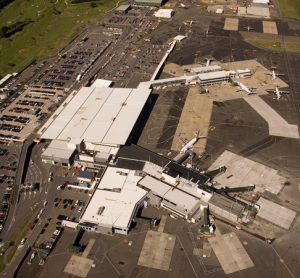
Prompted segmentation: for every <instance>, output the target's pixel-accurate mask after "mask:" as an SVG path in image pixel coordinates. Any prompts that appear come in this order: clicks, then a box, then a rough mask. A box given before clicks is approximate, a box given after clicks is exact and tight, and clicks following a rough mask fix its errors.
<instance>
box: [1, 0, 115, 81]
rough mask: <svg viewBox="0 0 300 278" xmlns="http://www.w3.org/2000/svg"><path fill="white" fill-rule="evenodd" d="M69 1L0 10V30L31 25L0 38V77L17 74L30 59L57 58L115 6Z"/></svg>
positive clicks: (108, 0) (106, 0) (36, 0)
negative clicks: (77, 36) (28, 22)
mask: <svg viewBox="0 0 300 278" xmlns="http://www.w3.org/2000/svg"><path fill="white" fill-rule="evenodd" d="M70 2H71V1H70V0H65V1H63V0H47V1H45V0H27V1H24V0H15V1H14V2H13V3H12V4H10V5H8V6H7V7H6V8H4V9H3V10H1V11H0V28H1V27H2V26H9V25H11V24H13V23H15V22H17V21H24V20H25V19H30V20H32V21H33V22H32V23H30V24H28V25H27V26H25V27H24V29H23V30H22V31H20V32H17V33H15V34H14V35H12V36H11V37H10V38H2V39H0V75H4V74H6V73H10V72H18V71H20V70H22V69H23V68H24V67H26V66H27V65H28V64H29V63H30V62H31V61H32V60H34V59H39V58H45V57H50V56H53V55H56V54H57V53H58V51H59V50H60V49H61V48H63V47H64V46H65V45H67V43H68V42H69V41H70V40H71V39H72V38H74V37H75V36H76V35H77V34H78V33H79V32H80V31H81V30H83V29H84V28H85V27H86V26H87V25H88V24H90V23H93V22H95V21H96V20H97V19H99V18H101V16H103V15H104V14H105V13H106V12H107V11H109V10H111V9H112V8H113V7H115V5H116V3H117V2H118V1H117V0H101V1H94V2H95V3H97V7H95V8H92V7H91V5H90V3H81V4H70Z"/></svg>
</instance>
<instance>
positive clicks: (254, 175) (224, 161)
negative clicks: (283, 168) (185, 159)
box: [209, 151, 286, 194]
mask: <svg viewBox="0 0 300 278" xmlns="http://www.w3.org/2000/svg"><path fill="white" fill-rule="evenodd" d="M223 165H225V166H226V167H227V170H226V173H225V174H223V175H219V176H217V177H216V178H215V179H214V181H216V182H218V183H219V184H221V185H222V186H226V187H229V188H231V187H235V186H243V185H247V184H255V186H256V187H255V191H258V192H264V191H265V190H267V191H269V192H271V193H273V194H278V193H279V192H280V190H281V189H282V187H283V185H284V183H285V181H286V179H285V178H284V177H282V176H280V175H279V174H278V171H277V170H275V169H272V168H270V167H268V166H265V165H263V164H261V163H258V162H255V161H253V160H250V159H248V158H245V157H243V156H240V155H237V154H235V153H232V152H230V151H224V152H223V153H222V154H221V155H220V156H219V157H218V159H217V160H216V161H215V162H214V163H213V164H212V165H211V166H210V168H209V169H210V170H212V169H217V168H219V167H220V166H223ZM229 177H230V178H229Z"/></svg>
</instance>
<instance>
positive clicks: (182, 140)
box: [179, 137, 189, 146]
mask: <svg viewBox="0 0 300 278" xmlns="http://www.w3.org/2000/svg"><path fill="white" fill-rule="evenodd" d="M179 139H180V141H181V142H182V146H185V145H186V144H187V143H188V142H189V141H188V140H187V139H185V138H181V137H179Z"/></svg>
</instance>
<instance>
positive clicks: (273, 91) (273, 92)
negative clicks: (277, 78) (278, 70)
mask: <svg viewBox="0 0 300 278" xmlns="http://www.w3.org/2000/svg"><path fill="white" fill-rule="evenodd" d="M266 92H267V93H269V94H276V92H275V90H272V89H267V90H266Z"/></svg>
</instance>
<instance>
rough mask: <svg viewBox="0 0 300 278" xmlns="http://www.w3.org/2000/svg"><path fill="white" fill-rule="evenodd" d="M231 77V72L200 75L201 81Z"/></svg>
mask: <svg viewBox="0 0 300 278" xmlns="http://www.w3.org/2000/svg"><path fill="white" fill-rule="evenodd" d="M228 76H229V72H228V71H225V70H221V71H213V72H206V73H200V74H198V77H199V79H200V80H210V79H215V78H217V79H218V78H226V77H228Z"/></svg>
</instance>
